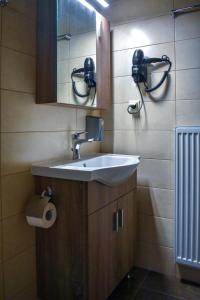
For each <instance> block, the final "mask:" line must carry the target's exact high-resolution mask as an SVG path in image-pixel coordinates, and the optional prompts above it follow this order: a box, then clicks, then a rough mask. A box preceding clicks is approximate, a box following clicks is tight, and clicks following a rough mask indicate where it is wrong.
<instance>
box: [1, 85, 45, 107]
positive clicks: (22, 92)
mask: <svg viewBox="0 0 200 300" xmlns="http://www.w3.org/2000/svg"><path fill="white" fill-rule="evenodd" d="M1 91H6V92H11V93H19V94H24V95H31V96H35V97H36V93H31V92H24V91H18V90H10V89H6V88H1ZM40 105H42V104H40ZM45 105H46V104H45Z"/></svg>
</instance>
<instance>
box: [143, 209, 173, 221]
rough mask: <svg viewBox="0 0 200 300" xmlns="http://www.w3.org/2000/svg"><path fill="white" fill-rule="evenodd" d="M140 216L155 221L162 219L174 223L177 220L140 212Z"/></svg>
mask: <svg viewBox="0 0 200 300" xmlns="http://www.w3.org/2000/svg"><path fill="white" fill-rule="evenodd" d="M138 215H139V216H148V217H153V218H155V219H161V220H169V221H172V220H174V219H175V218H167V217H161V216H156V215H151V214H147V213H144V212H140V211H139V212H138Z"/></svg>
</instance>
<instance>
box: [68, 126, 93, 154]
mask: <svg viewBox="0 0 200 300" xmlns="http://www.w3.org/2000/svg"><path fill="white" fill-rule="evenodd" d="M81 134H87V131H81V132H76V133H74V134H72V149H71V150H72V151H73V160H75V159H80V158H81V155H80V147H81V144H84V143H90V142H93V141H94V139H80V138H79V137H80V135H81Z"/></svg>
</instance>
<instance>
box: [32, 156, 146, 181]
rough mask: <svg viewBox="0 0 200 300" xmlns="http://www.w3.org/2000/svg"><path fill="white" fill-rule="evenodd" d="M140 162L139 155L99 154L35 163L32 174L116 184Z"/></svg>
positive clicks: (125, 177)
mask: <svg viewBox="0 0 200 300" xmlns="http://www.w3.org/2000/svg"><path fill="white" fill-rule="evenodd" d="M139 163H140V157H139V156H134V155H121V154H97V155H92V156H87V157H83V158H82V159H80V160H73V161H68V162H67V161H65V160H61V161H57V162H55V161H54V162H44V163H39V164H35V165H33V166H32V174H33V175H37V176H45V177H54V178H62V179H69V180H78V181H98V182H101V183H103V184H105V185H108V186H115V185H117V184H119V183H121V182H123V181H125V180H126V179H127V178H128V177H129V176H131V175H132V174H133V173H134V172H135V170H136V169H137V166H138V165H139Z"/></svg>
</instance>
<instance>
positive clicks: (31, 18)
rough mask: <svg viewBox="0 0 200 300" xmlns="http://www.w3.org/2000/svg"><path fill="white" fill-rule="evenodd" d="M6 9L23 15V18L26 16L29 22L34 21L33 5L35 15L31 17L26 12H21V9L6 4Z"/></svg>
mask: <svg viewBox="0 0 200 300" xmlns="http://www.w3.org/2000/svg"><path fill="white" fill-rule="evenodd" d="M7 9H9V10H11V11H13V12H15V13H18V14H19V15H23V16H24V18H27V19H28V20H29V21H30V22H32V23H35V20H36V12H37V7H35V15H34V16H33V17H31V16H30V15H28V14H27V12H21V11H19V10H17V9H15V8H13V7H12V6H10V5H8V6H7Z"/></svg>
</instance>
